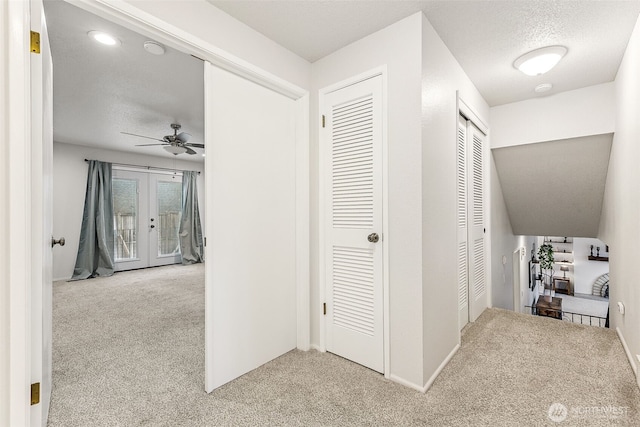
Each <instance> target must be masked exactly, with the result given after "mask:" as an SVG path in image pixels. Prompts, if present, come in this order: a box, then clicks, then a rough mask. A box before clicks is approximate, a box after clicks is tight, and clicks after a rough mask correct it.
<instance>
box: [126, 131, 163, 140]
mask: <svg viewBox="0 0 640 427" xmlns="http://www.w3.org/2000/svg"><path fill="white" fill-rule="evenodd" d="M120 133H123V134H125V135H132V136H137V137H139V138H147V139H153V140H154V141H162V140H161V139H158V138H152V137H150V136H144V135H138V134H135V133H129V132H120Z"/></svg>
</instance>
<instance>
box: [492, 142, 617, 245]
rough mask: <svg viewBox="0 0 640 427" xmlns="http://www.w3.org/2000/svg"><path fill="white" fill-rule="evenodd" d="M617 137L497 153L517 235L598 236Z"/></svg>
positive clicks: (493, 151)
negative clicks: (608, 173) (614, 140)
mask: <svg viewBox="0 0 640 427" xmlns="http://www.w3.org/2000/svg"><path fill="white" fill-rule="evenodd" d="M612 141H613V134H611V133H610V134H603V135H593V136H585V137H579V138H571V139H563V140H557V141H547V142H540V143H536V144H527V145H519V146H515V147H505V148H496V149H493V150H492V154H493V159H494V161H495V165H496V169H497V172H498V176H499V177H500V183H501V185H502V191H503V194H504V200H505V204H506V206H507V212H508V214H509V219H510V221H511V226H512V228H513V233H514V234H516V235H525V236H568V237H597V235H598V228H599V225H600V214H601V210H602V200H603V195H604V187H605V183H606V178H607V171H608V167H609V154H610V152H611V144H612Z"/></svg>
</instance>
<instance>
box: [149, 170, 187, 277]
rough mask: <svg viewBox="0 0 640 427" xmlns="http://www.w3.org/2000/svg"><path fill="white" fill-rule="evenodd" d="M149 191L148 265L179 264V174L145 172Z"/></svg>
mask: <svg viewBox="0 0 640 427" xmlns="http://www.w3.org/2000/svg"><path fill="white" fill-rule="evenodd" d="M149 193H150V194H149V221H150V224H151V233H149V265H150V266H158V265H167V264H176V263H179V262H181V261H182V257H181V256H180V239H179V238H178V231H179V230H180V218H181V217H182V175H181V174H170V175H169V174H159V173H157V174H149Z"/></svg>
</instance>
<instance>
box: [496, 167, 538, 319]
mask: <svg viewBox="0 0 640 427" xmlns="http://www.w3.org/2000/svg"><path fill="white" fill-rule="evenodd" d="M490 157H491V171H490V173H491V175H490V182H491V184H490V188H491V190H490V191H491V204H490V207H489V209H490V210H491V225H490V227H489V229H490V230H491V278H490V280H491V305H492V306H493V307H498V308H504V309H507V310H513V309H514V307H513V301H514V299H513V297H514V295H513V293H514V289H513V259H512V258H513V257H512V254H513V252H514V251H515V249H516V243H517V239H516V236H514V235H513V230H512V229H511V222H510V221H509V214H508V213H507V206H506V205H505V202H504V197H503V195H502V186H501V185H500V179H499V178H498V172H497V170H496V166H495V163H494V162H493V156H490ZM503 256H505V257H507V264H506V265H505V264H503V263H502V257H503ZM527 256H529V251H528V250H527ZM526 269H528V265H527V268H525V270H526ZM520 271H521V272H522V269H520ZM528 284H529V281H528V280H527V287H528ZM521 285H522V281H521ZM523 292H524V290H523ZM522 297H524V294H522ZM522 297H521V299H522Z"/></svg>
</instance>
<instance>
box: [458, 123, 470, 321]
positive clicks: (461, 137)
mask: <svg viewBox="0 0 640 427" xmlns="http://www.w3.org/2000/svg"><path fill="white" fill-rule="evenodd" d="M456 162H457V165H456V172H457V183H456V188H457V196H458V197H457V200H458V201H457V213H456V215H457V229H458V327H459V329H462V328H464V326H465V325H466V324H467V323H468V322H469V262H468V258H469V248H468V244H467V242H468V221H467V215H468V212H467V169H468V166H467V120H466V119H465V118H464V117H462V116H458V138H457V144H456Z"/></svg>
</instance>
